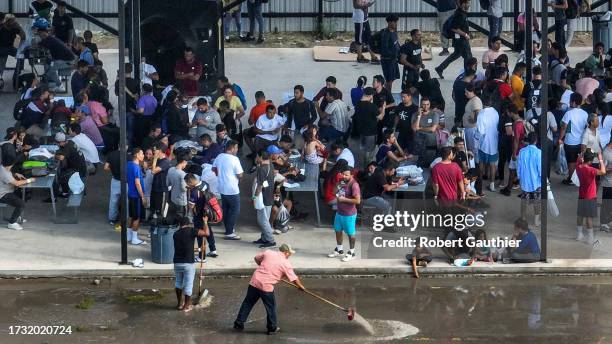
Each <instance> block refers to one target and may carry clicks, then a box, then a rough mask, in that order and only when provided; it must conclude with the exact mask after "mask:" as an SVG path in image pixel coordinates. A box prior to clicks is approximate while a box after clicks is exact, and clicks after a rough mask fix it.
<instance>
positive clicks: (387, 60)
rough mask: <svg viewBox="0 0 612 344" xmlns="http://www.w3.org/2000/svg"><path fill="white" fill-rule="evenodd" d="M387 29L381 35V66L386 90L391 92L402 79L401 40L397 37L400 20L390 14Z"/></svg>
mask: <svg viewBox="0 0 612 344" xmlns="http://www.w3.org/2000/svg"><path fill="white" fill-rule="evenodd" d="M386 20H387V28H386V29H383V30H382V31H381V33H380V64H381V66H382V72H383V76H384V77H385V80H387V82H386V83H385V88H386V89H387V90H388V91H389V92H391V90H392V89H393V81H395V80H397V79H399V78H400V73H399V65H398V60H397V59H398V58H399V52H400V44H399V38H398V37H397V22H398V21H399V18H398V17H397V16H396V15H395V14H390V15H388V16H387V18H386Z"/></svg>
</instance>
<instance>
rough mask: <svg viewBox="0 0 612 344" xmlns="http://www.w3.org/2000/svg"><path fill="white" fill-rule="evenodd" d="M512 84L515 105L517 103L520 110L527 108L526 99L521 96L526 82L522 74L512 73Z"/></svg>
mask: <svg viewBox="0 0 612 344" xmlns="http://www.w3.org/2000/svg"><path fill="white" fill-rule="evenodd" d="M510 86H511V87H512V102H513V103H514V105H516V107H517V108H518V109H519V111H521V110H523V109H524V108H525V101H524V100H523V98H522V97H521V96H522V94H523V88H524V87H525V83H524V82H523V79H521V77H520V76H518V75H514V74H512V76H511V77H510Z"/></svg>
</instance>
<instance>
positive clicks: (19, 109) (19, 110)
mask: <svg viewBox="0 0 612 344" xmlns="http://www.w3.org/2000/svg"><path fill="white" fill-rule="evenodd" d="M31 101H32V99H31V98H28V99H22V100H19V101H18V102H17V103H16V104H15V107H14V108H13V118H14V119H15V120H16V121H21V118H22V116H23V112H24V111H25V109H26V108H27V107H28V104H30V102H31Z"/></svg>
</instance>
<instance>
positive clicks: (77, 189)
mask: <svg viewBox="0 0 612 344" xmlns="http://www.w3.org/2000/svg"><path fill="white" fill-rule="evenodd" d="M68 187H69V188H70V192H72V194H74V195H78V194H80V193H82V192H83V190H85V184H83V181H82V180H81V176H79V172H74V173H73V174H72V175H71V176H70V179H68Z"/></svg>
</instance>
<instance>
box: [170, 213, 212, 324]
mask: <svg viewBox="0 0 612 344" xmlns="http://www.w3.org/2000/svg"><path fill="white" fill-rule="evenodd" d="M178 223H179V230H178V231H176V232H174V235H173V236H172V238H173V239H174V259H173V262H174V274H175V275H176V283H175V285H174V288H175V291H176V299H177V303H178V304H177V308H178V310H180V311H183V312H189V311H190V310H191V291H192V290H193V280H194V277H195V267H194V266H193V262H194V254H193V245H194V242H195V239H196V237H206V236H208V233H209V232H208V217H204V223H203V226H202V228H199V229H198V228H193V224H192V223H191V220H190V219H189V218H188V217H185V216H181V217H179V219H178ZM198 297H199V295H198Z"/></svg>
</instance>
